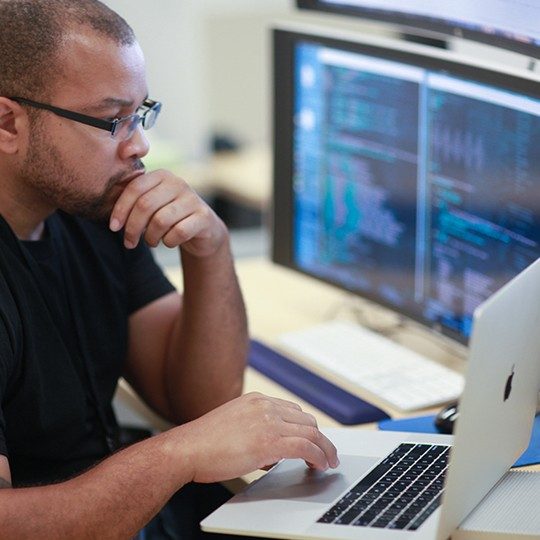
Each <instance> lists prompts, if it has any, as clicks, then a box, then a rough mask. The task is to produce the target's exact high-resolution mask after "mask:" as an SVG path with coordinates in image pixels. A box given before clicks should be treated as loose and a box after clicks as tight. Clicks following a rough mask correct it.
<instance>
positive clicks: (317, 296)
mask: <svg viewBox="0 0 540 540" xmlns="http://www.w3.org/2000/svg"><path fill="white" fill-rule="evenodd" d="M236 269H237V274H238V278H239V281H240V286H241V288H242V291H243V294H244V299H245V302H246V308H247V313H248V321H249V328H250V334H251V336H252V337H254V338H257V339H260V340H261V341H264V342H266V343H268V344H270V345H272V344H273V343H275V342H276V341H277V338H278V336H279V335H280V334H282V333H284V332H287V331H294V330H298V329H301V328H304V327H307V326H310V325H313V324H316V323H319V322H323V321H326V320H329V319H331V318H333V317H334V316H335V314H336V312H338V313H339V316H340V317H343V318H347V317H351V316H352V315H351V313H348V312H347V311H348V310H347V309H346V308H347V304H348V303H350V299H351V295H350V293H346V292H344V291H342V290H341V289H339V288H337V287H334V286H331V285H328V284H325V283H322V282H320V281H318V280H316V279H313V278H309V277H307V276H304V275H302V274H300V273H298V272H295V271H293V270H289V269H287V268H283V267H281V266H278V265H275V264H273V263H271V262H270V261H268V260H265V259H242V260H240V261H238V262H237V264H236ZM167 274H168V277H169V278H170V279H171V281H172V282H173V283H175V285H177V286H179V279H180V276H179V272H178V269H177V268H171V269H167ZM343 306H345V309H343ZM368 309H372V310H373V309H374V308H373V307H369V308H368ZM378 315H379V316H380V317H381V318H384V317H385V316H386V317H388V314H386V315H385V313H384V312H381V313H380V314H378ZM400 341H402V342H403V343H405V344H407V345H408V346H411V347H412V348H414V349H416V350H418V351H419V352H423V353H424V354H427V355H428V356H430V357H433V358H436V359H437V360H439V361H441V362H443V363H445V364H446V365H449V366H451V367H453V368H454V369H459V370H463V369H464V362H463V360H461V359H460V358H458V357H456V355H455V354H452V351H450V350H449V349H447V348H441V347H437V346H436V345H434V343H433V340H430V339H428V336H427V335H426V334H422V333H421V332H420V331H413V332H404V333H403V335H402V336H400ZM349 389H350V390H352V388H349ZM244 391H245V392H252V391H258V392H262V393H264V394H268V395H271V396H276V397H279V398H282V399H289V400H291V401H295V402H297V403H299V404H300V405H301V406H302V408H303V409H304V410H306V411H309V412H310V413H312V414H313V415H314V416H315V417H316V419H317V422H318V424H319V426H321V427H336V426H339V425H340V424H338V423H337V422H336V421H335V420H333V419H332V418H330V417H329V416H327V415H326V414H324V413H322V412H321V411H319V410H318V409H315V408H314V407H313V406H312V405H310V404H309V403H306V402H304V401H302V400H301V399H300V398H298V396H296V395H294V394H292V393H291V392H289V391H287V390H286V389H284V388H283V387H282V386H280V385H278V384H276V383H275V382H273V381H272V380H270V379H268V378H267V377H265V376H264V375H261V374H260V373H259V372H257V371H255V370H253V369H251V368H248V369H247V371H246V375H245V385H244ZM389 412H390V414H391V415H392V416H394V417H397V416H399V415H400V413H399V412H398V411H392V410H389ZM426 414H427V412H426ZM366 428H368V429H369V428H371V429H374V428H375V426H374V425H366V424H364V425H361V426H358V428H355V429H366ZM260 475H261V473H254V474H251V475H247V476H245V477H243V480H244V481H247V482H249V481H252V480H253V479H255V478H257V477H259V476H260ZM237 487H238V486H232V488H233V489H234V490H236V488H237Z"/></svg>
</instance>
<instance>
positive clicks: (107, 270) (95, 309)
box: [0, 212, 174, 486]
mask: <svg viewBox="0 0 540 540" xmlns="http://www.w3.org/2000/svg"><path fill="white" fill-rule="evenodd" d="M173 290H174V287H173V286H172V285H171V284H170V283H169V281H168V280H167V279H166V277H165V276H164V275H163V273H162V272H161V270H160V269H159V267H158V266H157V265H156V263H155V262H154V260H153V258H152V255H151V253H150V250H149V249H148V248H147V247H146V246H145V245H144V243H143V242H141V243H140V244H139V246H138V247H137V248H136V249H135V250H126V249H125V248H124V247H123V239H122V234H121V233H112V232H110V231H109V229H108V227H107V225H106V224H104V223H94V222H90V221H86V220H83V219H80V218H74V217H71V216H68V215H66V214H63V213H61V212H58V213H56V214H54V215H53V216H51V217H50V218H49V219H48V220H47V222H46V236H45V238H44V240H41V241H38V242H19V241H18V240H17V239H16V238H15V236H14V235H13V233H12V231H11V229H10V228H9V226H8V225H7V224H6V222H5V221H4V220H3V219H2V218H1V217H0V454H4V455H7V456H8V459H9V463H10V467H11V473H12V480H13V485H14V486H20V485H28V484H34V485H35V484H41V483H50V482H54V481H58V480H62V479H65V478H67V477H69V476H72V475H73V474H75V473H78V472H80V471H82V470H84V469H86V468H88V467H89V466H91V465H92V464H94V463H95V462H96V461H98V460H100V459H102V458H104V457H105V456H106V455H107V454H109V453H110V451H111V450H112V448H113V447H114V440H115V438H116V436H117V431H118V425H117V422H116V419H115V417H114V413H113V410H112V407H111V402H112V398H113V395H114V392H115V388H116V384H117V381H118V377H119V376H120V374H121V373H122V370H123V365H124V362H125V359H126V350H127V339H128V318H129V316H130V314H132V313H133V312H135V311H136V310H137V309H139V308H141V307H143V306H145V305H146V304H148V303H150V302H151V301H153V300H155V299H157V298H159V297H161V296H163V295H165V294H167V293H169V292H171V291H173Z"/></svg>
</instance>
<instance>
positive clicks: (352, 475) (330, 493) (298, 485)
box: [240, 454, 379, 504]
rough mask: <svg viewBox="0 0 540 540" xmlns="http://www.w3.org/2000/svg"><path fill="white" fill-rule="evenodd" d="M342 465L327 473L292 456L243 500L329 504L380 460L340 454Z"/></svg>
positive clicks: (263, 479)
mask: <svg viewBox="0 0 540 540" xmlns="http://www.w3.org/2000/svg"><path fill="white" fill-rule="evenodd" d="M339 460H340V466H339V467H338V468H337V469H328V470H327V471H326V472H319V471H314V470H312V469H309V468H308V467H306V464H305V463H304V461H302V460H299V459H288V460H285V461H282V462H281V463H280V464H278V465H277V466H276V467H274V468H273V469H272V470H271V471H270V472H269V473H268V474H267V475H265V476H264V477H263V478H261V479H260V480H259V481H258V482H255V483H254V484H253V485H251V486H250V487H249V488H248V489H247V490H246V491H244V492H243V493H242V494H241V495H240V498H241V499H242V500H243V501H261V500H271V499H287V500H295V501H305V502H315V503H325V504H329V503H331V502H332V501H333V500H334V499H336V498H337V497H338V495H340V494H341V493H343V492H345V491H347V489H349V488H351V487H352V486H353V485H354V484H355V483H356V481H357V480H358V479H359V478H360V477H361V476H363V475H364V473H366V472H367V471H368V470H369V469H370V468H371V467H372V466H373V465H374V464H375V463H376V462H377V461H379V460H378V458H374V457H362V456H347V455H342V454H341V455H340V456H339Z"/></svg>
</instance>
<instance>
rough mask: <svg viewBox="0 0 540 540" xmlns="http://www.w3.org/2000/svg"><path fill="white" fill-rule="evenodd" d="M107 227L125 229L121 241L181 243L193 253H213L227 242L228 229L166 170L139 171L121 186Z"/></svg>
mask: <svg viewBox="0 0 540 540" xmlns="http://www.w3.org/2000/svg"><path fill="white" fill-rule="evenodd" d="M109 226H110V228H111V230H112V231H119V230H120V229H121V228H122V227H123V228H124V244H125V246H126V247H127V248H128V249H131V248H134V247H136V246H137V244H138V243H139V241H140V238H141V236H144V239H145V241H146V243H147V244H148V245H150V246H153V247H155V246H157V245H158V244H159V242H160V241H161V242H163V244H164V245H166V246H167V247H170V248H173V247H178V246H182V249H184V250H186V251H187V252H189V253H190V254H192V255H195V256H197V257H205V256H208V255H212V254H213V253H215V252H216V251H217V250H218V249H219V248H220V247H221V246H222V245H223V244H224V242H225V241H226V238H227V230H226V228H225V225H224V224H223V222H222V221H221V220H220V219H219V218H218V217H217V216H216V214H215V213H214V212H213V211H212V209H211V208H210V207H209V206H208V205H207V204H206V203H205V202H204V201H203V200H202V199H201V198H200V197H199V196H198V195H197V194H196V193H195V192H194V191H193V190H192V189H191V188H190V187H189V186H188V185H187V183H186V182H185V181H184V180H182V179H181V178H178V177H177V176H174V175H173V174H172V173H171V172H169V171H164V170H158V171H154V172H151V173H147V174H141V175H140V176H138V177H136V178H135V179H134V180H132V181H131V182H130V183H129V184H128V185H127V186H126V188H125V189H124V191H123V192H122V194H121V195H120V197H118V200H117V201H116V204H115V205H114V208H113V210H112V213H111V218H110V225H109Z"/></svg>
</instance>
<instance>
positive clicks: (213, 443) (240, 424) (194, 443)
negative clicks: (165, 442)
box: [179, 393, 339, 482]
mask: <svg viewBox="0 0 540 540" xmlns="http://www.w3.org/2000/svg"><path fill="white" fill-rule="evenodd" d="M179 429H180V430H181V431H182V435H181V444H182V448H183V450H184V451H187V453H188V456H189V460H190V463H191V467H192V474H193V477H192V480H193V481H194V482H219V481H222V480H229V479H231V478H236V477H238V476H242V475H243V474H247V473H249V472H252V471H254V470H256V469H261V468H265V467H267V466H269V465H272V464H274V463H277V462H278V461H280V460H281V459H283V458H301V459H304V460H305V461H306V463H307V464H308V465H309V466H310V467H312V468H314V469H318V470H322V471H324V470H326V469H327V468H328V467H332V468H335V467H337V466H338V465H339V461H338V458H337V452H336V448H335V447H334V445H333V444H332V443H331V442H330V441H329V440H328V439H327V438H326V437H325V436H324V435H323V434H322V433H321V432H320V431H319V430H318V428H317V423H316V421H315V419H314V418H313V416H312V415H310V414H308V413H305V412H303V411H302V409H301V408H300V406H299V405H297V404H295V403H292V402H290V401H285V400H281V399H277V398H271V397H267V396H264V395H262V394H259V393H251V394H246V395H244V396H241V397H239V398H237V399H234V400H232V401H230V402H228V403H226V404H225V405H222V406H221V407H218V408H217V409H214V410H213V411H211V412H210V413H208V414H206V415H204V416H202V417H201V418H199V419H197V420H195V421H193V422H190V423H188V424H184V425H183V426H182V427H181V428H179Z"/></svg>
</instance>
